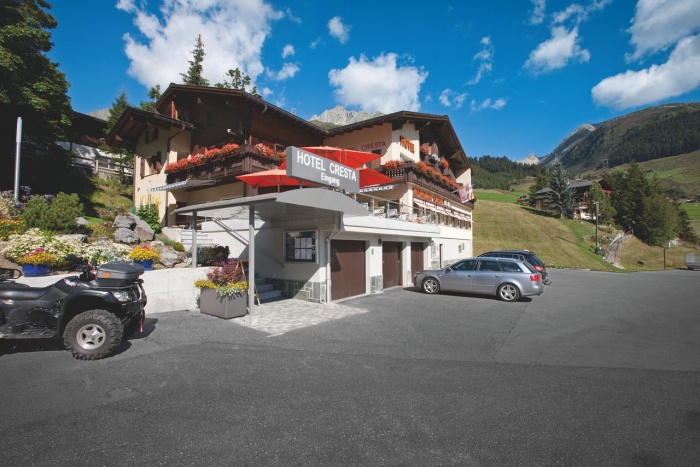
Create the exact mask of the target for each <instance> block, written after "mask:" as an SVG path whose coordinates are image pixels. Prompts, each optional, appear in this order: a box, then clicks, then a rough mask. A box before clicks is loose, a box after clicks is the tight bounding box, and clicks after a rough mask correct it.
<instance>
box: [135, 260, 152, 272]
mask: <svg viewBox="0 0 700 467" xmlns="http://www.w3.org/2000/svg"><path fill="white" fill-rule="evenodd" d="M134 263H136V264H140V265H141V266H143V270H144V271H153V260H152V259H144V260H141V261H139V260H137V259H135V260H134Z"/></svg>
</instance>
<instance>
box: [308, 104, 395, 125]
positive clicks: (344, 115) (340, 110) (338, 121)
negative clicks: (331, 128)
mask: <svg viewBox="0 0 700 467" xmlns="http://www.w3.org/2000/svg"><path fill="white" fill-rule="evenodd" d="M382 115H384V114H383V113H382V112H379V111H378V110H377V111H374V112H365V111H364V110H346V109H345V107H343V106H342V105H337V106H335V107H334V108H332V109H329V110H324V111H323V112H321V115H312V116H311V118H309V121H317V122H323V123H331V124H333V125H338V126H343V125H350V124H352V123H357V122H361V121H364V120H369V119H370V118H375V117H381V116H382Z"/></svg>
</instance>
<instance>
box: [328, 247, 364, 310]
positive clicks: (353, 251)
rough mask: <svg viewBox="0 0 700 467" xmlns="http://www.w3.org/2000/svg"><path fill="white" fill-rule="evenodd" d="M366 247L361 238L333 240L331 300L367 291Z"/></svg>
mask: <svg viewBox="0 0 700 467" xmlns="http://www.w3.org/2000/svg"><path fill="white" fill-rule="evenodd" d="M365 249H366V248H365V242H364V241H361V240H332V241H331V261H330V262H331V300H339V299H341V298H347V297H354V296H355V295H362V294H364V293H366V292H367V280H366V275H365V264H366V262H365Z"/></svg>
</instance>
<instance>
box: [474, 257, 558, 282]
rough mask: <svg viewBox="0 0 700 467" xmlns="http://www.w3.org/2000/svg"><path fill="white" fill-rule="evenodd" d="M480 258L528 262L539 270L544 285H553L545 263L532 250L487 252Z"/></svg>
mask: <svg viewBox="0 0 700 467" xmlns="http://www.w3.org/2000/svg"><path fill="white" fill-rule="evenodd" d="M479 256H489V257H491V258H513V259H519V260H522V261H527V262H528V263H530V264H531V265H532V266H534V268H535V269H537V272H539V273H540V274H542V283H543V284H544V285H549V284H551V283H552V281H550V280H549V274H547V268H546V267H545V265H544V263H543V262H542V260H541V259H539V258H538V257H537V255H536V254H534V253H533V252H531V251H530V250H494V251H487V252H486V253H482V254H480V255H479Z"/></svg>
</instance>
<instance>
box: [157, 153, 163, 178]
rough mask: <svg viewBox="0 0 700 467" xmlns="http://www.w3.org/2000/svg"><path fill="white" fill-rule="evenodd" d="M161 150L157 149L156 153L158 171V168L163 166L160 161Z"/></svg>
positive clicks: (158, 169) (158, 170)
mask: <svg viewBox="0 0 700 467" xmlns="http://www.w3.org/2000/svg"><path fill="white" fill-rule="evenodd" d="M161 154H162V153H161V152H160V151H158V152H157V153H156V172H158V173H160V170H161V169H162V168H163V162H162V161H161Z"/></svg>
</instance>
